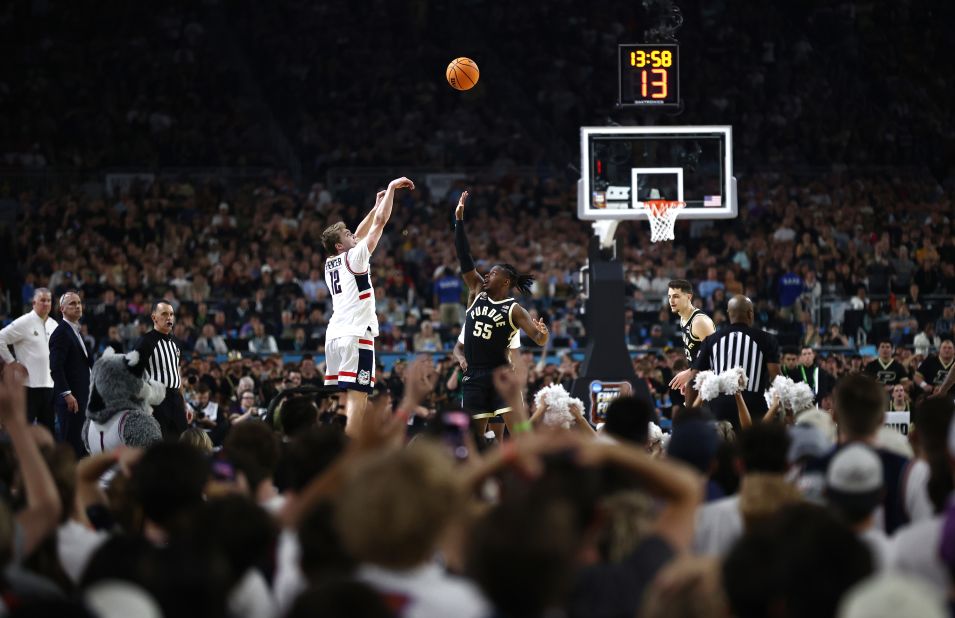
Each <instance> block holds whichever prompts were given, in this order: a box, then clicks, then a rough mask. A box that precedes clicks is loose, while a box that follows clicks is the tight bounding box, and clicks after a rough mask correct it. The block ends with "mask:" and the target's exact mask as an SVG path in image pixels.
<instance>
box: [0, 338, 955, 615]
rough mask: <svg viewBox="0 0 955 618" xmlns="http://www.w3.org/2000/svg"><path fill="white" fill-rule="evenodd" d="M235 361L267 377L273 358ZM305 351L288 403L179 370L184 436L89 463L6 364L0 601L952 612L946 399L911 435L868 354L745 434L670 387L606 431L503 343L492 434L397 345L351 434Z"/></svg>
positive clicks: (295, 609) (189, 606)
mask: <svg viewBox="0 0 955 618" xmlns="http://www.w3.org/2000/svg"><path fill="white" fill-rule="evenodd" d="M243 360H244V361H248V362H249V367H248V368H249V370H250V371H251V372H252V373H256V372H258V375H259V376H260V377H261V376H263V375H266V374H268V372H271V371H273V370H275V369H276V368H277V367H278V366H280V365H281V363H280V362H278V363H276V362H273V359H267V360H266V361H264V362H263V361H259V360H252V359H243ZM312 361H313V359H306V360H305V361H303V364H302V366H301V367H300V368H298V369H296V370H294V371H287V372H286V373H285V375H284V377H283V385H282V387H281V388H282V390H287V392H285V393H283V397H284V400H283V402H282V405H281V407H280V408H278V409H276V410H269V411H265V410H262V409H260V408H259V407H257V406H256V393H255V389H254V379H253V378H252V377H251V375H247V376H243V377H241V378H239V380H238V384H237V388H236V390H235V396H234V398H233V399H232V403H226V404H222V403H216V402H214V401H212V397H211V394H210V393H211V389H210V387H209V385H208V384H207V383H205V382H202V383H199V384H198V386H196V381H193V380H191V379H188V374H187V384H188V387H187V388H189V389H190V390H194V391H195V392H196V394H197V397H196V400H195V401H194V402H193V403H192V404H191V406H192V408H193V409H194V410H196V411H197V412H201V413H203V414H197V415H196V419H197V420H196V421H195V426H193V427H190V428H188V429H186V430H185V431H184V432H183V433H182V435H181V437H180V438H179V439H178V441H158V442H154V443H152V444H150V445H148V446H146V447H145V448H140V447H120V448H118V449H116V450H113V451H106V452H101V453H97V454H93V455H90V456H87V457H84V458H82V459H80V460H77V459H76V456H75V455H74V452H73V450H72V447H70V446H68V445H65V444H55V443H54V442H53V439H52V437H51V436H50V433H49V431H48V430H47V429H46V428H44V427H42V426H31V425H29V424H28V422H27V412H26V395H25V389H24V388H23V382H22V381H23V380H24V379H25V374H23V373H22V371H21V370H20V369H19V366H17V365H15V364H11V365H7V366H6V367H5V370H4V372H3V379H2V383H0V424H2V428H3V434H4V435H5V436H6V437H8V440H4V441H0V452H2V453H3V457H2V461H3V462H4V465H3V466H2V468H0V474H2V480H3V484H2V486H0V488H2V490H0V492H2V493H0V522H2V523H3V525H2V526H0V550H2V551H0V560H2V561H3V566H4V577H3V578H2V579H0V590H2V593H3V594H2V598H0V609H2V610H3V611H9V612H10V613H11V615H24V614H22V612H27V613H26V614H25V615H52V614H53V613H54V612H55V615H58V616H77V617H81V616H82V617H86V616H99V617H108V616H117V615H128V613H135V614H136V615H142V616H163V615H165V616H232V617H249V618H252V617H255V618H271V617H276V616H289V617H291V618H297V617H298V616H313V615H323V616H325V615H333V616H352V615H361V616H370V617H377V616H381V617H392V618H396V617H401V616H408V617H410V616H420V617H422V618H441V617H443V616H448V615H456V616H473V617H474V618H484V617H487V616H549V615H556V614H557V613H558V612H559V613H561V614H563V615H567V616H570V617H588V616H607V615H613V616H618V615H619V616H636V615H639V616H645V617H655V616H661V617H662V616H672V615H674V613H679V614H680V615H687V616H695V617H700V618H705V617H710V616H712V617H714V618H715V617H717V616H726V615H736V616H744V615H770V614H771V613H772V612H773V611H774V610H773V608H776V609H778V608H781V607H782V608H785V609H786V613H787V615H792V616H805V617H807V618H808V617H810V616H841V617H845V618H850V617H854V616H883V615H907V616H909V615H911V616H916V615H917V616H925V617H927V618H933V617H935V616H945V615H948V613H947V612H946V611H945V609H944V608H945V607H946V600H945V599H947V598H948V595H949V593H950V590H951V586H952V583H951V575H950V573H951V572H952V570H953V569H955V553H953V550H952V548H953V543H955V539H953V537H952V532H951V530H952V525H953V524H955V513H953V511H952V510H951V508H948V509H947V510H946V500H947V496H948V494H949V493H950V492H951V490H952V487H953V468H952V464H951V461H952V460H953V458H955V450H953V447H952V446H951V444H952V438H951V437H949V436H950V435H955V425H953V424H952V418H953V414H955V405H953V403H952V401H951V399H949V398H947V397H936V398H932V399H929V400H926V401H924V402H922V403H921V404H919V405H918V406H917V407H916V408H915V409H914V411H913V414H914V415H915V418H917V419H918V420H917V421H916V424H915V426H914V428H917V432H918V433H917V434H916V435H917V438H913V440H912V443H911V445H910V444H909V442H908V441H906V439H905V438H904V437H903V436H902V435H901V434H897V433H894V430H892V429H888V428H884V427H882V424H883V416H884V411H885V407H886V394H885V391H884V389H883V387H882V385H881V384H880V383H879V382H877V381H876V380H875V379H873V378H870V377H867V376H865V375H862V374H858V373H854V374H851V375H848V376H847V377H845V378H843V380H841V381H840V382H839V383H838V385H837V386H836V387H835V390H834V391H833V394H832V413H831V414H830V413H829V412H822V411H820V410H818V409H817V408H815V407H814V406H811V398H810V408H802V409H795V408H784V409H781V412H783V410H784V413H781V414H780V416H779V417H778V418H777V417H775V416H770V415H767V416H766V418H764V419H763V420H762V421H761V422H756V423H755V424H752V421H750V420H749V418H750V417H749V414H748V412H745V403H743V404H738V405H740V410H739V411H740V419H741V425H742V428H741V430H740V431H739V432H738V433H736V432H734V430H733V429H732V428H727V427H726V426H719V425H716V424H715V423H713V422H712V421H711V420H709V419H708V418H707V416H706V413H705V410H701V409H700V408H681V409H680V411H679V413H678V414H677V415H675V416H674V418H673V425H672V431H671V432H670V434H669V436H667V437H664V436H663V434H661V433H660V431H659V427H657V426H656V423H655V421H657V420H659V419H658V417H657V416H656V415H655V413H654V411H653V410H652V408H651V407H650V406H648V405H647V403H646V402H644V401H642V400H639V399H635V398H631V397H621V398H619V399H617V400H616V401H614V402H613V403H612V404H611V405H610V407H609V408H608V409H607V411H606V415H605V421H606V422H605V424H603V425H602V426H598V428H597V430H595V429H594V428H593V427H592V426H591V425H590V424H589V423H588V422H587V421H586V419H584V417H583V416H582V415H581V408H580V406H579V405H576V404H575V403H574V402H573V400H569V396H567V395H566V393H563V395H562V396H561V395H559V394H557V395H556V398H554V397H551V398H547V399H541V398H538V399H537V400H536V401H534V403H533V404H532V405H530V406H528V407H525V405H524V403H523V401H524V400H525V399H526V398H527V394H528V393H530V392H532V391H531V390H530V389H533V388H536V386H535V385H531V384H528V383H526V382H525V381H524V376H526V375H527V374H526V373H524V372H523V371H522V370H521V369H522V367H523V366H524V365H523V362H524V361H523V360H522V359H518V360H517V361H516V366H517V368H518V370H517V371H512V370H511V369H510V368H500V369H499V370H498V372H497V373H496V375H495V384H496V386H497V388H498V390H499V394H500V396H501V397H502V398H503V399H504V400H505V401H507V402H508V404H509V405H510V406H511V412H510V413H511V414H514V415H515V420H516V421H517V422H518V424H519V426H520V427H522V429H521V431H520V432H518V433H516V434H515V435H512V436H510V438H509V439H508V440H507V441H505V442H504V443H503V445H501V444H500V443H499V440H498V439H497V438H495V439H491V438H489V437H487V436H478V435H476V434H475V435H472V434H469V433H468V432H466V431H464V430H462V431H459V433H452V432H449V427H452V426H454V424H453V422H452V418H453V417H452V416H451V415H454V414H460V413H459V412H453V411H451V412H439V413H437V414H429V413H427V411H426V410H423V408H426V407H427V405H428V400H429V398H434V397H437V396H438V393H439V391H440V389H441V387H440V384H441V382H442V381H443V380H444V377H443V376H442V374H441V367H440V366H439V367H435V366H434V364H433V362H432V361H431V359H430V358H427V357H422V358H418V359H416V360H415V361H414V362H412V363H410V364H407V365H405V364H402V365H401V369H400V370H398V372H397V373H398V374H399V375H400V377H399V376H395V377H394V378H393V379H389V380H388V384H387V386H385V387H384V388H379V391H378V393H377V394H376V396H374V397H372V399H371V400H370V402H369V407H368V409H366V410H365V413H364V415H363V419H362V420H361V422H360V423H358V424H357V427H355V428H354V432H353V433H350V434H349V435H346V433H345V431H344V424H345V423H344V417H343V414H342V410H341V407H340V406H339V405H338V403H337V402H336V398H335V397H334V396H330V397H320V398H319V399H318V400H317V401H316V399H315V398H314V397H313V396H310V395H308V396H305V395H302V394H301V393H302V392H303V391H302V387H304V386H307V385H309V384H310V383H314V381H315V380H316V379H317V374H316V372H315V367H314V364H310V363H312ZM197 362H200V363H201V362H204V361H197ZM262 372H264V373H262ZM209 375H216V369H214V368H212V369H210V372H209ZM219 378H220V379H225V378H224V377H223V376H221V375H220V376H219ZM399 388H400V393H399V392H396V389H399ZM291 389H295V390H291ZM436 389H437V390H436ZM388 393H390V394H391V395H392V396H391V397H389V396H388ZM394 396H397V397H398V403H397V404H396V405H393V404H392V402H393V401H394V399H393V397H394ZM561 397H563V398H561ZM892 398H893V403H895V400H896V399H897V397H896V395H895V394H894V393H893V396H892ZM739 401H744V400H742V399H739ZM568 409H570V410H576V412H569V411H568ZM773 410H775V406H774V408H773ZM744 415H745V416H744ZM212 416H215V417H216V418H217V420H216V422H208V423H206V422H205V421H206V420H207V419H208V418H211V417H212ZM744 417H745V419H746V420H745V421H744V420H743V419H744ZM348 424H349V426H351V425H352V423H351V421H349V422H348ZM836 435H838V437H839V444H838V445H836V443H835V438H836ZM157 439H158V437H157ZM885 607H888V608H889V610H888V613H886V612H882V611H877V610H880V608H885ZM120 612H126V613H120Z"/></svg>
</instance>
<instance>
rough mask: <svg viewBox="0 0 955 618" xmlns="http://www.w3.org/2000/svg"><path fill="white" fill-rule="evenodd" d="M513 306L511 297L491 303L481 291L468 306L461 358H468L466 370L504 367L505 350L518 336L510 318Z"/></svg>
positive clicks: (514, 303) (506, 358)
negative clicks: (462, 355)
mask: <svg viewBox="0 0 955 618" xmlns="http://www.w3.org/2000/svg"><path fill="white" fill-rule="evenodd" d="M515 305H516V302H515V301H514V299H513V298H505V299H503V300H498V301H494V300H491V299H490V298H488V296H487V293H486V292H481V293H480V294H478V296H477V298H475V299H474V302H473V303H472V304H471V306H470V307H468V311H467V315H466V317H465V320H464V356H465V358H467V359H468V371H470V370H472V369H493V368H495V367H500V366H501V365H506V364H507V362H508V357H507V354H508V348H509V347H510V344H511V341H512V339H513V338H514V337H516V336H518V329H517V327H516V326H515V325H514V320H513V319H512V317H511V312H512V311H513V310H514V306H515Z"/></svg>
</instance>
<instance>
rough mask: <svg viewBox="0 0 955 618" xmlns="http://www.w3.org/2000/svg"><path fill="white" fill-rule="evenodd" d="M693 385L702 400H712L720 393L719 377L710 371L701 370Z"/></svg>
mask: <svg viewBox="0 0 955 618" xmlns="http://www.w3.org/2000/svg"><path fill="white" fill-rule="evenodd" d="M693 387H694V388H695V389H696V391H697V392H698V393H699V394H700V397H702V398H703V401H712V400H713V399H716V398H717V397H719V395H720V379H719V376H717V375H716V374H715V373H713V372H712V371H701V372H700V373H699V374H697V376H696V380H695V381H694V382H693Z"/></svg>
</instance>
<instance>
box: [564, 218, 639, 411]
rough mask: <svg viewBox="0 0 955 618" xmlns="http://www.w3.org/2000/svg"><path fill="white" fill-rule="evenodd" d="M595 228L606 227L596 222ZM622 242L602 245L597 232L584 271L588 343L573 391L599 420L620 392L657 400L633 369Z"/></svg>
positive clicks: (591, 239)
mask: <svg viewBox="0 0 955 618" xmlns="http://www.w3.org/2000/svg"><path fill="white" fill-rule="evenodd" d="M601 223H602V222H601ZM594 229H595V230H596V231H598V232H599V231H600V230H599V228H598V226H597V225H596V224H595V226H594ZM604 238H605V242H604V245H605V246H606V244H607V243H606V240H607V239H606V237H604ZM617 242H619V241H614V242H613V245H614V246H613V247H612V248H611V249H610V250H607V249H602V248H601V242H600V241H599V240H598V237H597V235H596V234H595V235H593V236H591V238H590V247H589V250H588V267H587V268H586V269H584V272H582V276H583V277H584V278H585V280H584V282H583V284H584V290H585V295H586V299H585V301H584V315H585V324H586V326H587V348H586V350H585V357H584V361H583V363H581V365H580V371H579V372H578V378H577V379H576V380H574V383H573V386H572V387H571V391H572V393H571V394H572V395H573V396H574V397H578V398H580V400H581V401H583V402H584V405H585V406H586V407H587V408H588V410H589V416H588V418H590V420H591V422H594V423H597V422H601V421H602V420H603V414H604V412H605V410H606V406H607V405H608V404H609V403H610V401H612V400H613V399H614V398H615V397H616V396H617V395H626V394H632V395H634V396H636V397H640V398H642V399H645V400H647V401H649V402H650V403H651V405H652V403H653V401H652V398H651V397H650V391H649V389H648V388H647V385H646V382H644V381H643V380H638V379H637V378H636V375H635V374H634V372H633V363H632V362H631V360H630V352H629V350H628V349H627V341H626V338H625V336H624V307H625V305H624V300H625V298H624V282H623V264H622V263H621V262H620V260H618V259H617V258H616V254H617V251H616V250H615V249H616V246H615V245H616V243H617ZM628 391H629V392H628Z"/></svg>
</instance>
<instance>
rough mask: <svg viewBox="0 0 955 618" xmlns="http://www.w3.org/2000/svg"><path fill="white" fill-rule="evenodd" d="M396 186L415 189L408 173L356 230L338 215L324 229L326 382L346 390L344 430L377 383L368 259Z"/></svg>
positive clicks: (352, 426)
mask: <svg viewBox="0 0 955 618" xmlns="http://www.w3.org/2000/svg"><path fill="white" fill-rule="evenodd" d="M398 189H411V190H414V183H413V182H411V181H410V180H408V179H407V178H396V179H395V180H392V181H391V182H390V183H388V188H387V189H385V190H384V191H382V192H380V193H379V194H378V199H377V200H376V202H375V207H374V208H372V209H371V212H369V213H368V216H366V217H365V219H364V220H363V221H362V222H361V223H360V224H359V225H358V227H357V228H356V229H355V231H354V232H351V231H349V230H348V229H347V228H346V227H345V224H344V222H341V221H339V222H338V223H336V224H334V225H332V226H330V227H329V228H328V229H326V230H325V231H324V232H322V246H323V247H324V248H325V252H326V253H327V254H328V256H329V257H328V258H327V259H326V260H325V285H327V286H328V291H329V292H330V293H331V296H332V318H331V319H330V320H329V321H328V329H327V330H326V331H325V386H338V387H339V388H340V389H342V390H344V391H347V395H346V402H345V415H346V417H347V419H348V421H347V424H346V426H345V431H346V432H347V433H349V434H353V433H354V432H355V431H356V430H357V428H358V427H359V424H360V423H361V415H362V413H363V412H364V410H365V404H366V403H367V401H368V394H369V393H371V391H372V388H373V387H374V385H375V337H377V336H378V316H377V314H376V313H375V291H374V289H372V287H371V272H370V261H371V254H372V253H374V252H375V248H376V247H377V246H378V241H379V240H381V233H382V231H383V230H384V229H385V224H386V223H388V219H390V218H391V208H392V205H393V204H394V199H395V191H397V190H398Z"/></svg>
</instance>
